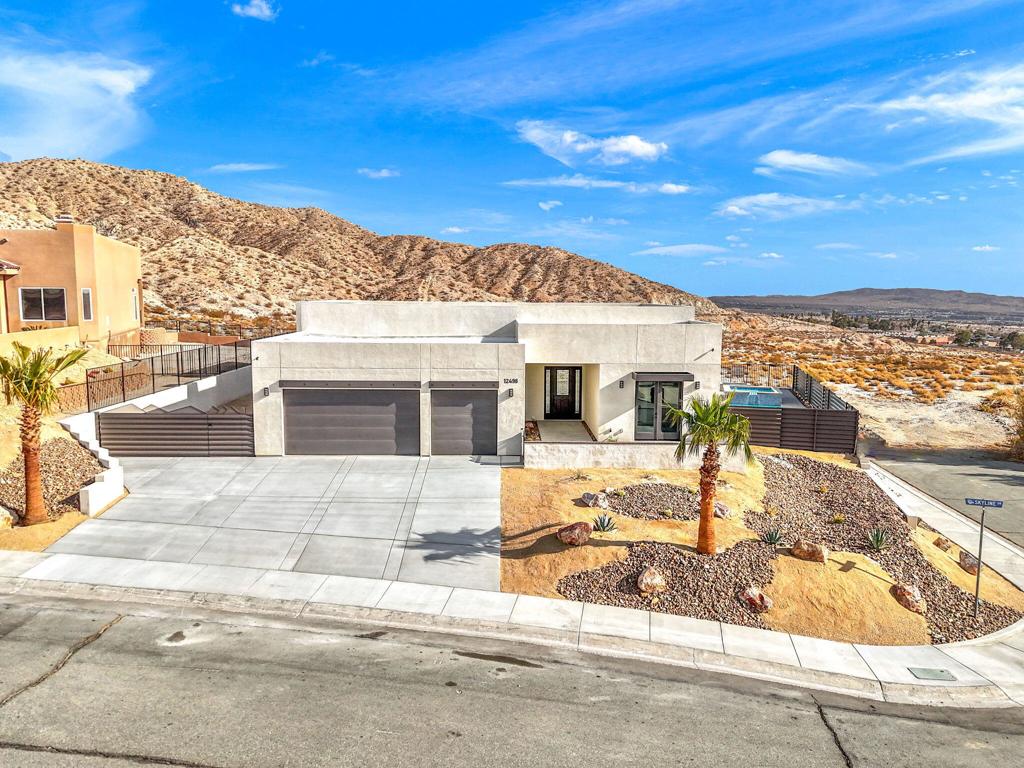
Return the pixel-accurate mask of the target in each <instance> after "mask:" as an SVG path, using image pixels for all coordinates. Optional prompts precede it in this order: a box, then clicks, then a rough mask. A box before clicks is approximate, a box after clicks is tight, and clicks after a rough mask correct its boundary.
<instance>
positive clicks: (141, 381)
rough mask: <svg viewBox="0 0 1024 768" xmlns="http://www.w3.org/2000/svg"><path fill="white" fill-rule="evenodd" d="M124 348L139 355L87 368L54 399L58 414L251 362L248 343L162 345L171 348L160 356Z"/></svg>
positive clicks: (148, 392) (122, 399)
mask: <svg viewBox="0 0 1024 768" xmlns="http://www.w3.org/2000/svg"><path fill="white" fill-rule="evenodd" d="M122 346H126V345H122ZM127 346H132V347H136V348H139V354H138V355H137V356H134V357H133V359H128V360H125V361H124V362H122V363H115V364H113V365H104V366H99V367H97V368H90V369H88V370H87V371H86V372H85V381H84V382H82V383H81V384H69V385H66V386H63V387H60V388H59V389H58V390H57V397H58V402H59V404H60V406H59V407H60V410H61V412H63V413H66V414H74V413H82V412H85V411H93V410H96V409H97V408H106V407H108V406H111V405H117V404H118V403H123V402H126V401H128V400H131V399H133V398H136V397H141V396H143V395H151V394H153V393H154V392H159V391H160V390H162V389H167V388H168V387H174V386H178V385H179V384H184V383H187V382H190V381H195V380H196V379H202V378H206V377H207V376H218V375H220V374H222V373H225V372H227V371H233V370H235V369H236V368H243V367H245V366H247V365H250V364H251V363H252V349H251V347H250V342H249V341H248V340H246V341H236V342H234V343H232V344H204V345H164V346H165V347H167V346H173V347H174V349H167V350H166V351H163V352H161V353H160V354H142V352H143V349H142V348H144V347H153V346H155V345H127ZM126 357H127V356H126Z"/></svg>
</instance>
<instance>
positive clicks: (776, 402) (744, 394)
mask: <svg viewBox="0 0 1024 768" xmlns="http://www.w3.org/2000/svg"><path fill="white" fill-rule="evenodd" d="M722 391H723V392H725V393H726V394H730V393H731V394H732V405H741V406H743V407H744V408H781V407H782V393H781V392H780V391H779V390H777V389H776V388H775V387H752V386H747V385H745V384H723V385H722Z"/></svg>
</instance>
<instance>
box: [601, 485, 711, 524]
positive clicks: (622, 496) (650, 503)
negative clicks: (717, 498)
mask: <svg viewBox="0 0 1024 768" xmlns="http://www.w3.org/2000/svg"><path fill="white" fill-rule="evenodd" d="M608 509H609V510H610V511H611V512H614V513H615V514H617V515H628V516H629V517H635V518H638V519H640V520H659V519H662V518H667V517H671V518H673V519H675V520H696V519H698V518H699V517H700V494H699V493H697V492H696V491H691V490H690V489H689V488H683V487H682V486H679V485H672V484H670V483H637V484H636V485H627V486H625V487H624V488H616V489H614V490H613V492H612V493H609V494H608ZM668 511H671V512H672V514H671V515H669V514H667V512H668Z"/></svg>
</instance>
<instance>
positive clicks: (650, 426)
mask: <svg viewBox="0 0 1024 768" xmlns="http://www.w3.org/2000/svg"><path fill="white" fill-rule="evenodd" d="M683 386H684V384H683V382H680V381H638V382H637V383H636V439H637V440H678V439H679V427H678V426H673V424H672V419H671V416H670V411H669V408H670V407H672V408H678V407H679V403H680V402H682V399H683Z"/></svg>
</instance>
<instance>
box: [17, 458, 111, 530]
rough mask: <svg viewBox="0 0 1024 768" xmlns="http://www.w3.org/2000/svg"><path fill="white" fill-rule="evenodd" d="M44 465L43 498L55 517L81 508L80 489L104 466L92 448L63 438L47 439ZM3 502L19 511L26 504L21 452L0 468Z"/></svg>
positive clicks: (51, 516) (42, 467) (42, 461)
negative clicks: (79, 503) (94, 454)
mask: <svg viewBox="0 0 1024 768" xmlns="http://www.w3.org/2000/svg"><path fill="white" fill-rule="evenodd" d="M40 465H41V471H42V476H43V498H44V500H45V501H46V510H47V512H48V514H49V516H50V519H51V520H56V519H57V518H59V517H60V516H61V515H63V514H64V513H65V512H78V511H79V510H78V491H79V490H80V489H81V488H82V486H83V485H85V484H87V483H90V482H92V479H93V478H94V477H95V476H96V474H97V473H98V472H100V471H102V469H103V467H101V466H100V464H99V462H98V461H96V458H95V457H94V456H93V455H92V454H91V453H89V451H87V450H85V449H84V448H83V447H82V446H80V445H79V444H78V443H76V442H73V441H71V440H65V439H61V438H57V439H54V440H48V441H46V442H45V443H43V450H42V453H41V455H40ZM0 506H3V507H5V508H6V509H8V510H10V511H11V512H15V513H17V514H19V515H20V514H21V512H22V511H23V510H24V508H25V469H24V464H23V463H22V458H21V455H20V454H19V455H18V457H17V458H16V459H14V460H13V461H12V462H11V463H9V464H8V465H7V466H6V467H5V468H4V469H3V471H2V472H0Z"/></svg>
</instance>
